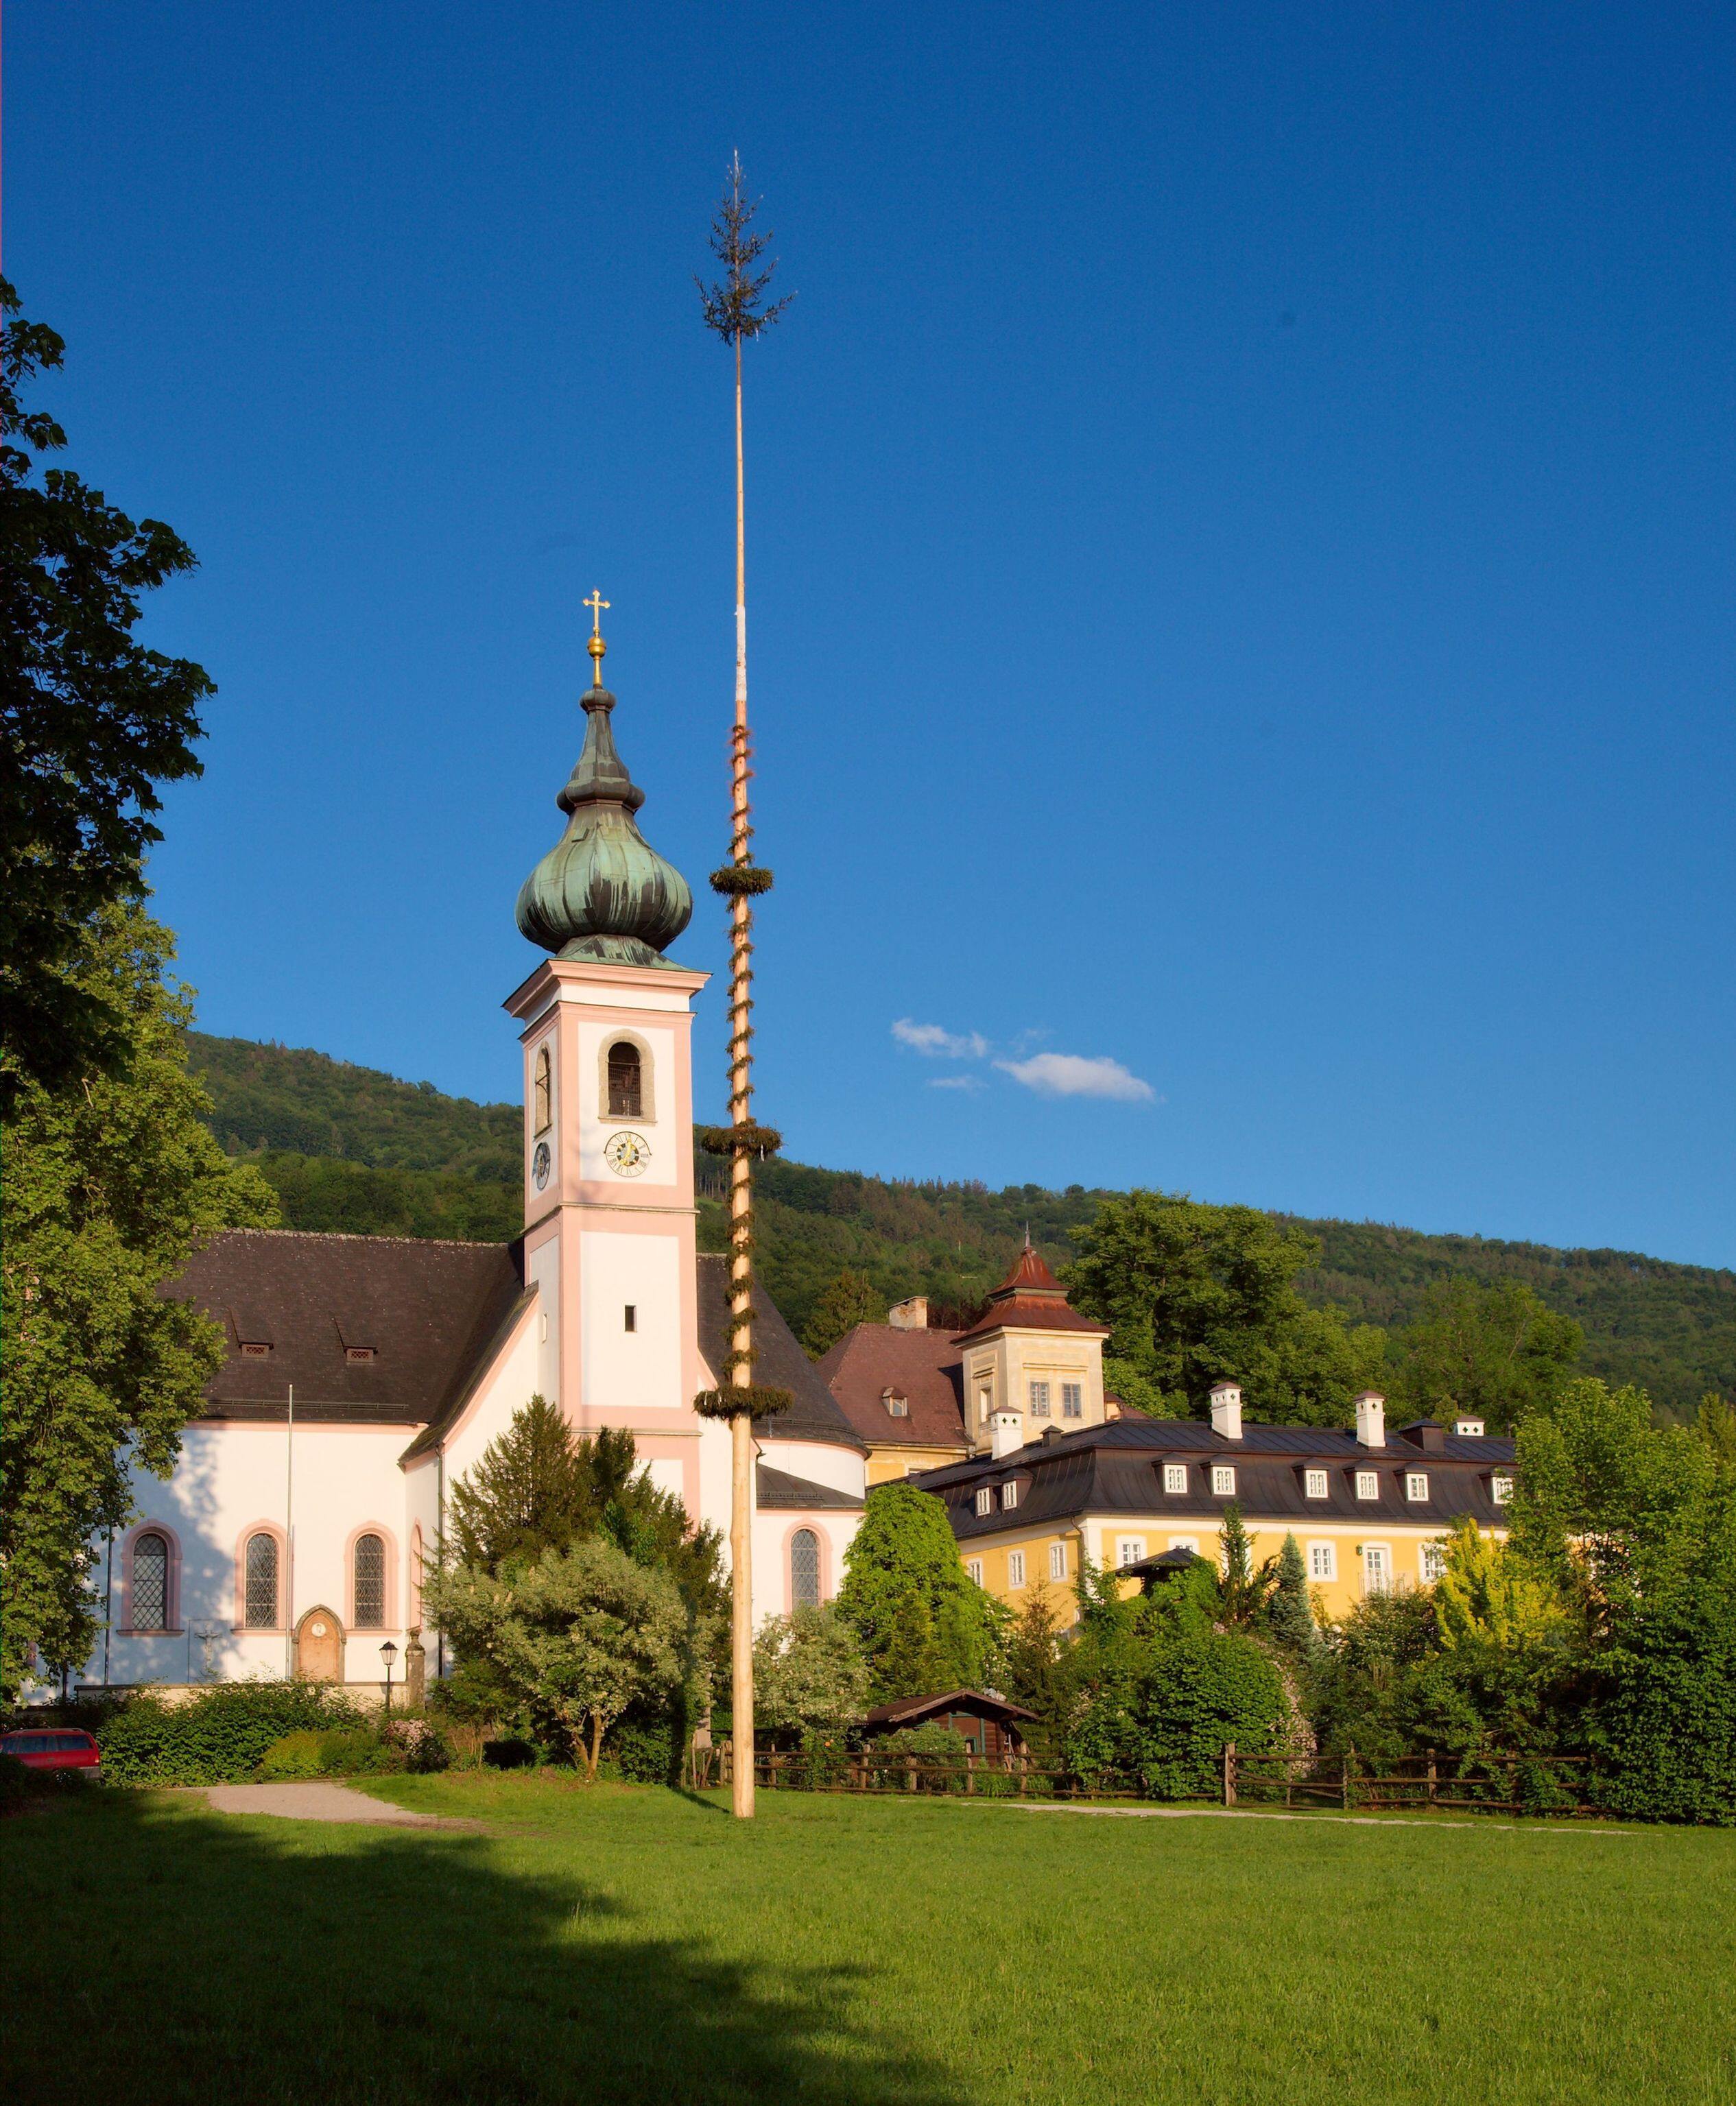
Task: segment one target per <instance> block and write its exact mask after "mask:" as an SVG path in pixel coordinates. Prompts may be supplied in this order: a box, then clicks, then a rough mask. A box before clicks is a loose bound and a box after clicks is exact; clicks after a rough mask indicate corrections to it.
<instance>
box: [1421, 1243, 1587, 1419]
mask: <svg viewBox="0 0 1736 2106" xmlns="http://www.w3.org/2000/svg"><path fill="white" fill-rule="evenodd" d="M1584 1344H1585V1333H1584V1332H1583V1331H1581V1329H1580V1327H1579V1325H1578V1324H1576V1323H1575V1322H1574V1321H1573V1320H1572V1317H1570V1316H1562V1315H1558V1314H1557V1313H1556V1312H1555V1311H1554V1310H1553V1309H1551V1308H1550V1306H1549V1305H1548V1304H1547V1303H1546V1302H1543V1301H1541V1299H1540V1298H1539V1297H1537V1296H1536V1295H1535V1294H1534V1293H1532V1290H1531V1289H1530V1288H1528V1287H1526V1286H1523V1285H1522V1284H1520V1283H1518V1281H1508V1282H1503V1283H1500V1284H1484V1283H1483V1282H1481V1281H1478V1280H1475V1279H1443V1280H1439V1281H1437V1282H1436V1283H1435V1284H1433V1286H1431V1287H1429V1288H1428V1289H1427V1290H1426V1291H1425V1292H1424V1296H1423V1308H1422V1313H1421V1315H1420V1316H1419V1317H1418V1318H1417V1320H1416V1321H1415V1323H1414V1324H1406V1326H1405V1327H1404V1328H1403V1329H1402V1330H1399V1331H1397V1332H1395V1333H1393V1334H1391V1337H1390V1340H1389V1347H1388V1350H1389V1352H1390V1354H1391V1355H1392V1359H1393V1375H1392V1377H1391V1387H1392V1388H1393V1391H1394V1393H1395V1395H1396V1396H1397V1397H1398V1398H1400V1399H1402V1401H1403V1403H1404V1405H1405V1406H1406V1408H1407V1409H1411V1410H1413V1411H1418V1412H1423V1413H1426V1414H1429V1415H1430V1416H1432V1417H1435V1418H1452V1417H1454V1416H1455V1415H1456V1414H1460V1413H1469V1414H1471V1415H1472V1416H1473V1417H1475V1418H1483V1419H1484V1420H1486V1421H1487V1424H1488V1426H1489V1428H1490V1430H1491V1432H1506V1431H1507V1430H1508V1428H1509V1427H1512V1426H1514V1425H1516V1424H1517V1423H1518V1421H1519V1419H1520V1418H1523V1416H1524V1414H1526V1413H1527V1411H1535V1410H1539V1409H1546V1408H1547V1407H1548V1405H1550V1402H1551V1401H1552V1400H1554V1397H1555V1396H1558V1395H1559V1393H1560V1391H1561V1389H1562V1387H1563V1385H1564V1384H1565V1383H1566V1382H1567V1381H1568V1378H1570V1377H1571V1375H1572V1372H1573V1368H1574V1364H1575V1363H1576V1361H1577V1360H1578V1358H1579V1355H1580V1352H1581V1348H1582V1347H1583V1346H1584Z"/></svg>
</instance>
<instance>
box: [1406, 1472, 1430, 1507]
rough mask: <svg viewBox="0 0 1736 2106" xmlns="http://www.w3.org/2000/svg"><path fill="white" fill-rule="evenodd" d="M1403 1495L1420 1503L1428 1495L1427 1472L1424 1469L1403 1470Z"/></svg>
mask: <svg viewBox="0 0 1736 2106" xmlns="http://www.w3.org/2000/svg"><path fill="white" fill-rule="evenodd" d="M1405 1497H1406V1499H1410V1500H1411V1501H1413V1502H1415V1503H1422V1502H1424V1501H1425V1500H1426V1499H1428V1497H1429V1472H1427V1471H1426V1470H1406V1472H1405Z"/></svg>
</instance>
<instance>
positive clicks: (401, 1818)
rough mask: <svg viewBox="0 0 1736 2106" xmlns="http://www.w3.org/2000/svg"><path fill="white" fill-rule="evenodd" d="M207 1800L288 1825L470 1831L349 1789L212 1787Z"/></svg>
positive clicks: (328, 1786)
mask: <svg viewBox="0 0 1736 2106" xmlns="http://www.w3.org/2000/svg"><path fill="white" fill-rule="evenodd" d="M205 1797H206V1799H207V1800H208V1801H209V1803H210V1804H211V1805H212V1806H213V1807H214V1808H216V1810H217V1812H218V1813H271V1814H276V1815H277V1816H278V1817H280V1818H281V1819H283V1820H285V1821H382V1822H384V1823H386V1824H388V1826H396V1827H400V1828H469V1827H471V1826H473V1825H474V1824H473V1822H470V1821H448V1820H443V1819H442V1817H440V1816H439V1815H438V1814H436V1813H410V1810H409V1808H407V1807H402V1806H388V1804H387V1803H386V1802H385V1800H384V1799H370V1798H369V1797H368V1795H367V1794H366V1792H361V1791H352V1790H350V1788H349V1786H348V1785H342V1784H321V1783H319V1782H317V1781H313V1780H309V1781H307V1782H305V1783H301V1784H213V1785H208V1786H206V1787H205Z"/></svg>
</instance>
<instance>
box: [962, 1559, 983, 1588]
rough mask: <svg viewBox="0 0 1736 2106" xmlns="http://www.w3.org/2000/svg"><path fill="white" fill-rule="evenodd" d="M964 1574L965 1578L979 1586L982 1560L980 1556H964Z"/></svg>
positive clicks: (981, 1576) (981, 1581)
mask: <svg viewBox="0 0 1736 2106" xmlns="http://www.w3.org/2000/svg"><path fill="white" fill-rule="evenodd" d="M964 1576H965V1578H966V1579H969V1580H971V1581H974V1582H975V1584H976V1585H977V1586H979V1587H980V1586H981V1584H983V1561H982V1560H981V1558H980V1557H967V1558H966V1560H965V1562H964Z"/></svg>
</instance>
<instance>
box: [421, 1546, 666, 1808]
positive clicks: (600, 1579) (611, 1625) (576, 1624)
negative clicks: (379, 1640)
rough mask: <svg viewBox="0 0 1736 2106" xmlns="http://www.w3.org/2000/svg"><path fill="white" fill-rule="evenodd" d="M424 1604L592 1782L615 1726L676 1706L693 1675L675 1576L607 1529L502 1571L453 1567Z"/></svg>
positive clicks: (434, 1581)
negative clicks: (647, 1709)
mask: <svg viewBox="0 0 1736 2106" xmlns="http://www.w3.org/2000/svg"><path fill="white" fill-rule="evenodd" d="M425 1599H426V1602H427V1605H428V1613H429V1615H431V1617H432V1618H433V1620H434V1621H435V1622H436V1623H437V1624H438V1625H439V1627H440V1628H441V1629H442V1630H443V1631H444V1632H445V1633H446V1635H447V1636H448V1637H449V1638H451V1640H452V1641H453V1642H454V1644H455V1646H456V1647H458V1648H459V1650H460V1653H469V1654H473V1655H475V1656H478V1657H480V1658H482V1659H485V1660H487V1661H488V1662H489V1663H490V1664H491V1666H492V1667H493V1669H495V1670H496V1673H497V1674H499V1675H500V1678H501V1680H502V1682H503V1683H504V1684H505V1687H507V1688H509V1690H510V1691H511V1692H513V1694H514V1696H515V1697H516V1698H517V1699H518V1700H519V1701H520V1702H522V1703H523V1705H525V1706H526V1707H527V1709H529V1710H531V1711H532V1713H533V1714H536V1716H537V1717H538V1718H541V1719H542V1720H544V1721H545V1722H546V1723H547V1724H548V1726H549V1727H551V1728H552V1729H553V1730H554V1731H555V1732H558V1734H559V1735H560V1736H561V1737H562V1738H563V1739H564V1740H565V1741H566V1742H567V1745H569V1746H570V1747H571V1749H572V1754H573V1757H574V1759H575V1761H576V1762H578V1763H582V1765H583V1766H584V1769H585V1774H586V1776H587V1777H589V1778H591V1779H593V1780H594V1778H595V1777H596V1774H597V1763H598V1761H599V1758H600V1756H601V1754H602V1751H603V1740H604V1738H605V1736H607V1734H608V1730H609V1728H610V1727H611V1726H612V1725H613V1724H614V1723H615V1722H616V1721H617V1719H618V1718H620V1717H621V1714H623V1713H624V1712H625V1711H626V1710H627V1709H629V1708H630V1706H632V1705H639V1704H644V1705H656V1704H662V1703H667V1702H669V1701H670V1700H672V1699H673V1698H674V1697H675V1696H676V1694H677V1693H678V1692H679V1691H680V1687H681V1686H682V1683H683V1682H684V1679H685V1678H686V1677H687V1675H688V1674H689V1672H690V1671H691V1667H692V1663H693V1628H692V1622H691V1619H690V1617H689V1613H688V1610H687V1607H686V1606H685V1604H684V1602H682V1599H681V1596H680V1591H679V1590H678V1589H677V1588H676V1586H675V1581H674V1580H673V1579H671V1577H670V1576H669V1575H668V1574H667V1573H666V1572H662V1571H657V1570H655V1569H654V1568H651V1567H648V1566H644V1565H641V1564H639V1563H638V1562H636V1561H635V1560H634V1559H633V1558H631V1557H629V1556H628V1555H627V1554H626V1552H625V1551H623V1550H621V1549H618V1548H617V1547H616V1546H615V1544H612V1543H610V1542H608V1541H607V1540H605V1539H603V1538H602V1537H601V1536H595V1535H593V1536H587V1537H585V1538H583V1539H581V1540H579V1541H577V1542H576V1543H573V1544H571V1545H569V1546H568V1547H567V1548H566V1549H563V1550H545V1552H544V1553H542V1555H541V1557H538V1558H536V1560H535V1561H534V1562H531V1561H524V1560H520V1559H510V1560H509V1561H508V1562H507V1564H506V1565H505V1567H504V1568H503V1570H502V1571H501V1572H500V1574H499V1575H495V1574H493V1573H490V1572H487V1571H483V1570H482V1569H480V1568H479V1567H478V1566H463V1565H461V1566H452V1567H449V1568H448V1569H446V1571H442V1572H439V1573H437V1574H436V1575H433V1577H432V1578H431V1579H429V1581H428V1585H427V1588H426V1593H425Z"/></svg>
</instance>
